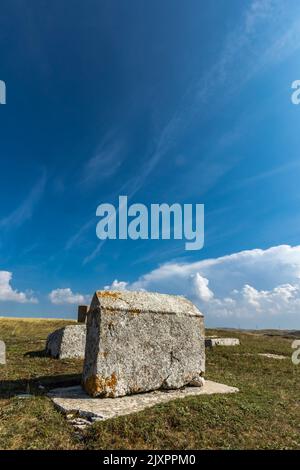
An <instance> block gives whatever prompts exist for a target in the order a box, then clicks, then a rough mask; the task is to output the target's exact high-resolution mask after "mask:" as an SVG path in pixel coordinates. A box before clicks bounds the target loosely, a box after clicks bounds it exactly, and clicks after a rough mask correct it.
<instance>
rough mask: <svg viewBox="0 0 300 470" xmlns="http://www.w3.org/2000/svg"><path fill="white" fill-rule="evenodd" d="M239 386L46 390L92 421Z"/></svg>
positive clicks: (60, 405)
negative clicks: (110, 393) (118, 392)
mask: <svg viewBox="0 0 300 470" xmlns="http://www.w3.org/2000/svg"><path fill="white" fill-rule="evenodd" d="M238 391H239V390H238V388H236V387H229V386H228V385H224V384H220V383H217V382H212V381H210V380H206V381H205V383H204V385H203V386H202V387H185V388H183V389H179V390H169V391H162V390H157V391H154V392H148V393H140V394H136V395H130V396H124V397H119V398H91V397H90V396H89V395H87V393H85V392H84V390H83V389H82V388H81V387H80V386H76V387H66V388H56V389H54V390H51V391H50V392H49V393H48V396H49V397H50V398H51V399H52V401H53V402H54V404H55V406H56V407H57V408H58V409H59V410H60V411H62V412H63V413H65V414H67V415H71V414H72V413H74V414H78V415H79V416H81V417H84V418H88V419H90V420H91V421H97V420H99V421H104V420H107V419H111V418H116V417H117V416H123V415H128V414H131V413H137V412H138V411H142V410H144V409H145V408H149V407H151V406H154V405H157V404H159V403H166V402H169V401H171V400H175V399H178V398H185V397H188V396H198V395H212V394H223V393H236V392H238Z"/></svg>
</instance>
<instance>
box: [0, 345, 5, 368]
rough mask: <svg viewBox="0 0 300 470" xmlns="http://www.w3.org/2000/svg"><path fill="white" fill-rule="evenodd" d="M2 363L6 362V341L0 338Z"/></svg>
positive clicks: (0, 360) (0, 359) (0, 361)
mask: <svg viewBox="0 0 300 470" xmlns="http://www.w3.org/2000/svg"><path fill="white" fill-rule="evenodd" d="M0 364H2V365H5V364H6V346H5V343H4V341H1V340H0Z"/></svg>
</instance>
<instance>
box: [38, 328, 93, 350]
mask: <svg viewBox="0 0 300 470" xmlns="http://www.w3.org/2000/svg"><path fill="white" fill-rule="evenodd" d="M85 339H86V325H84V324H81V325H67V326H65V327H64V328H60V329H59V330H55V331H53V333H51V334H50V335H49V336H48V338H47V342H46V353H47V354H49V355H50V356H52V357H55V358H57V359H73V358H78V359H83V358H84V351H85Z"/></svg>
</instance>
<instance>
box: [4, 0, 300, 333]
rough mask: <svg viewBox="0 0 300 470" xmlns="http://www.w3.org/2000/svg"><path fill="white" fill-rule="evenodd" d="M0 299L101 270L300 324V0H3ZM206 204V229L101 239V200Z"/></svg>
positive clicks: (257, 316)
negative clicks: (183, 236)
mask: <svg viewBox="0 0 300 470" xmlns="http://www.w3.org/2000/svg"><path fill="white" fill-rule="evenodd" d="M0 38H1V40H0V79H1V80H4V81H5V83H6V87H7V104H6V105H1V106H0V155H1V171H0V184H1V194H2V197H1V200H0V257H1V258H0V315H15V316H23V315H25V316H31V315H32V316H38V317H40V316H46V317H50V316H54V317H69V318H71V317H75V316H76V305H77V304H78V303H80V302H82V301H87V302H88V301H89V299H90V297H91V295H92V293H93V291H95V290H96V289H100V288H103V287H104V286H111V285H112V286H113V287H114V288H124V287H127V288H146V289H149V290H159V291H162V292H169V293H179V294H183V295H187V296H188V297H189V298H191V299H192V300H193V301H195V302H196V303H197V305H199V307H200V308H201V310H202V311H203V313H204V314H205V315H206V318H207V324H208V325H210V326H212V325H214V326H215V325H220V326H221V325H222V326H224V325H225V326H245V327H256V326H258V327H266V326H273V327H279V326H280V327H290V328H297V327H299V314H300V310H298V305H299V307H300V284H299V278H300V254H299V251H300V248H299V246H298V245H299V240H300V212H299V206H300V193H299V177H300V159H299V149H300V148H299V137H298V136H299V125H300V106H295V105H293V104H292V103H291V94H292V90H291V84H292V82H293V81H294V80H297V79H300V4H299V2H298V1H297V0H289V2H288V7H287V2H286V1H284V0H273V1H272V0H261V1H259V0H249V1H248V0H244V1H240V0H230V2H229V1H227V0H226V1H225V0H216V1H210V2H208V1H204V0H203V1H199V0H187V1H184V2H183V1H182V0H180V1H179V0H164V1H161V0H160V1H158V0H153V1H151V2H148V1H143V0H131V1H126V2H121V1H116V0H109V1H102V0H87V1H86V2H82V1H77V0H73V1H72V2H71V1H67V0H60V1H58V0H52V1H51V2H45V1H39V2H35V1H33V0H26V1H25V0H23V1H22V0H2V2H1V18H0ZM121 194H123V195H128V196H129V197H130V202H131V203H134V202H140V203H144V204H146V205H149V204H151V203H162V202H166V203H169V204H172V203H174V202H179V203H182V204H183V203H193V204H195V203H203V204H205V245H204V248H203V249H202V250H201V251H196V252H195V251H194V252H192V251H190V252H189V251H185V250H184V241H181V240H175V241H174V240H163V241H157V240H146V241H145V240H139V241H131V240H109V241H107V242H106V243H104V244H102V245H101V244H100V241H99V240H98V239H97V237H96V225H97V221H98V219H97V217H96V215H95V214H96V208H97V206H98V205H99V204H100V203H103V202H110V203H114V204H116V203H117V199H118V196H119V195H121Z"/></svg>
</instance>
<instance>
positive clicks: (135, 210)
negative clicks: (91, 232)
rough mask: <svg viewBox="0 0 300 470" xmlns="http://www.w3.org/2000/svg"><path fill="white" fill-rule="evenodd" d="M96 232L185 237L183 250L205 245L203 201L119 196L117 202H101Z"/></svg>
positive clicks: (110, 236)
mask: <svg viewBox="0 0 300 470" xmlns="http://www.w3.org/2000/svg"><path fill="white" fill-rule="evenodd" d="M96 215H97V216H98V217H101V220H100V221H99V222H98V224H97V228H96V234H97V237H98V238H100V240H106V239H111V240H116V239H119V240H127V239H128V238H130V239H131V240H138V239H141V240H148V239H151V240H159V239H161V240H170V239H171V238H173V239H174V240H183V239H184V240H186V243H185V249H186V250H200V249H201V248H203V245H204V204H183V205H181V204H178V203H174V204H172V205H168V204H165V203H163V204H150V208H149V209H148V207H147V206H145V205H144V204H137V203H136V204H131V205H130V206H128V198H127V196H119V205H118V207H117V208H116V207H115V206H114V205H113V204H108V203H104V204H100V205H99V206H98V207H97V211H96Z"/></svg>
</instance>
